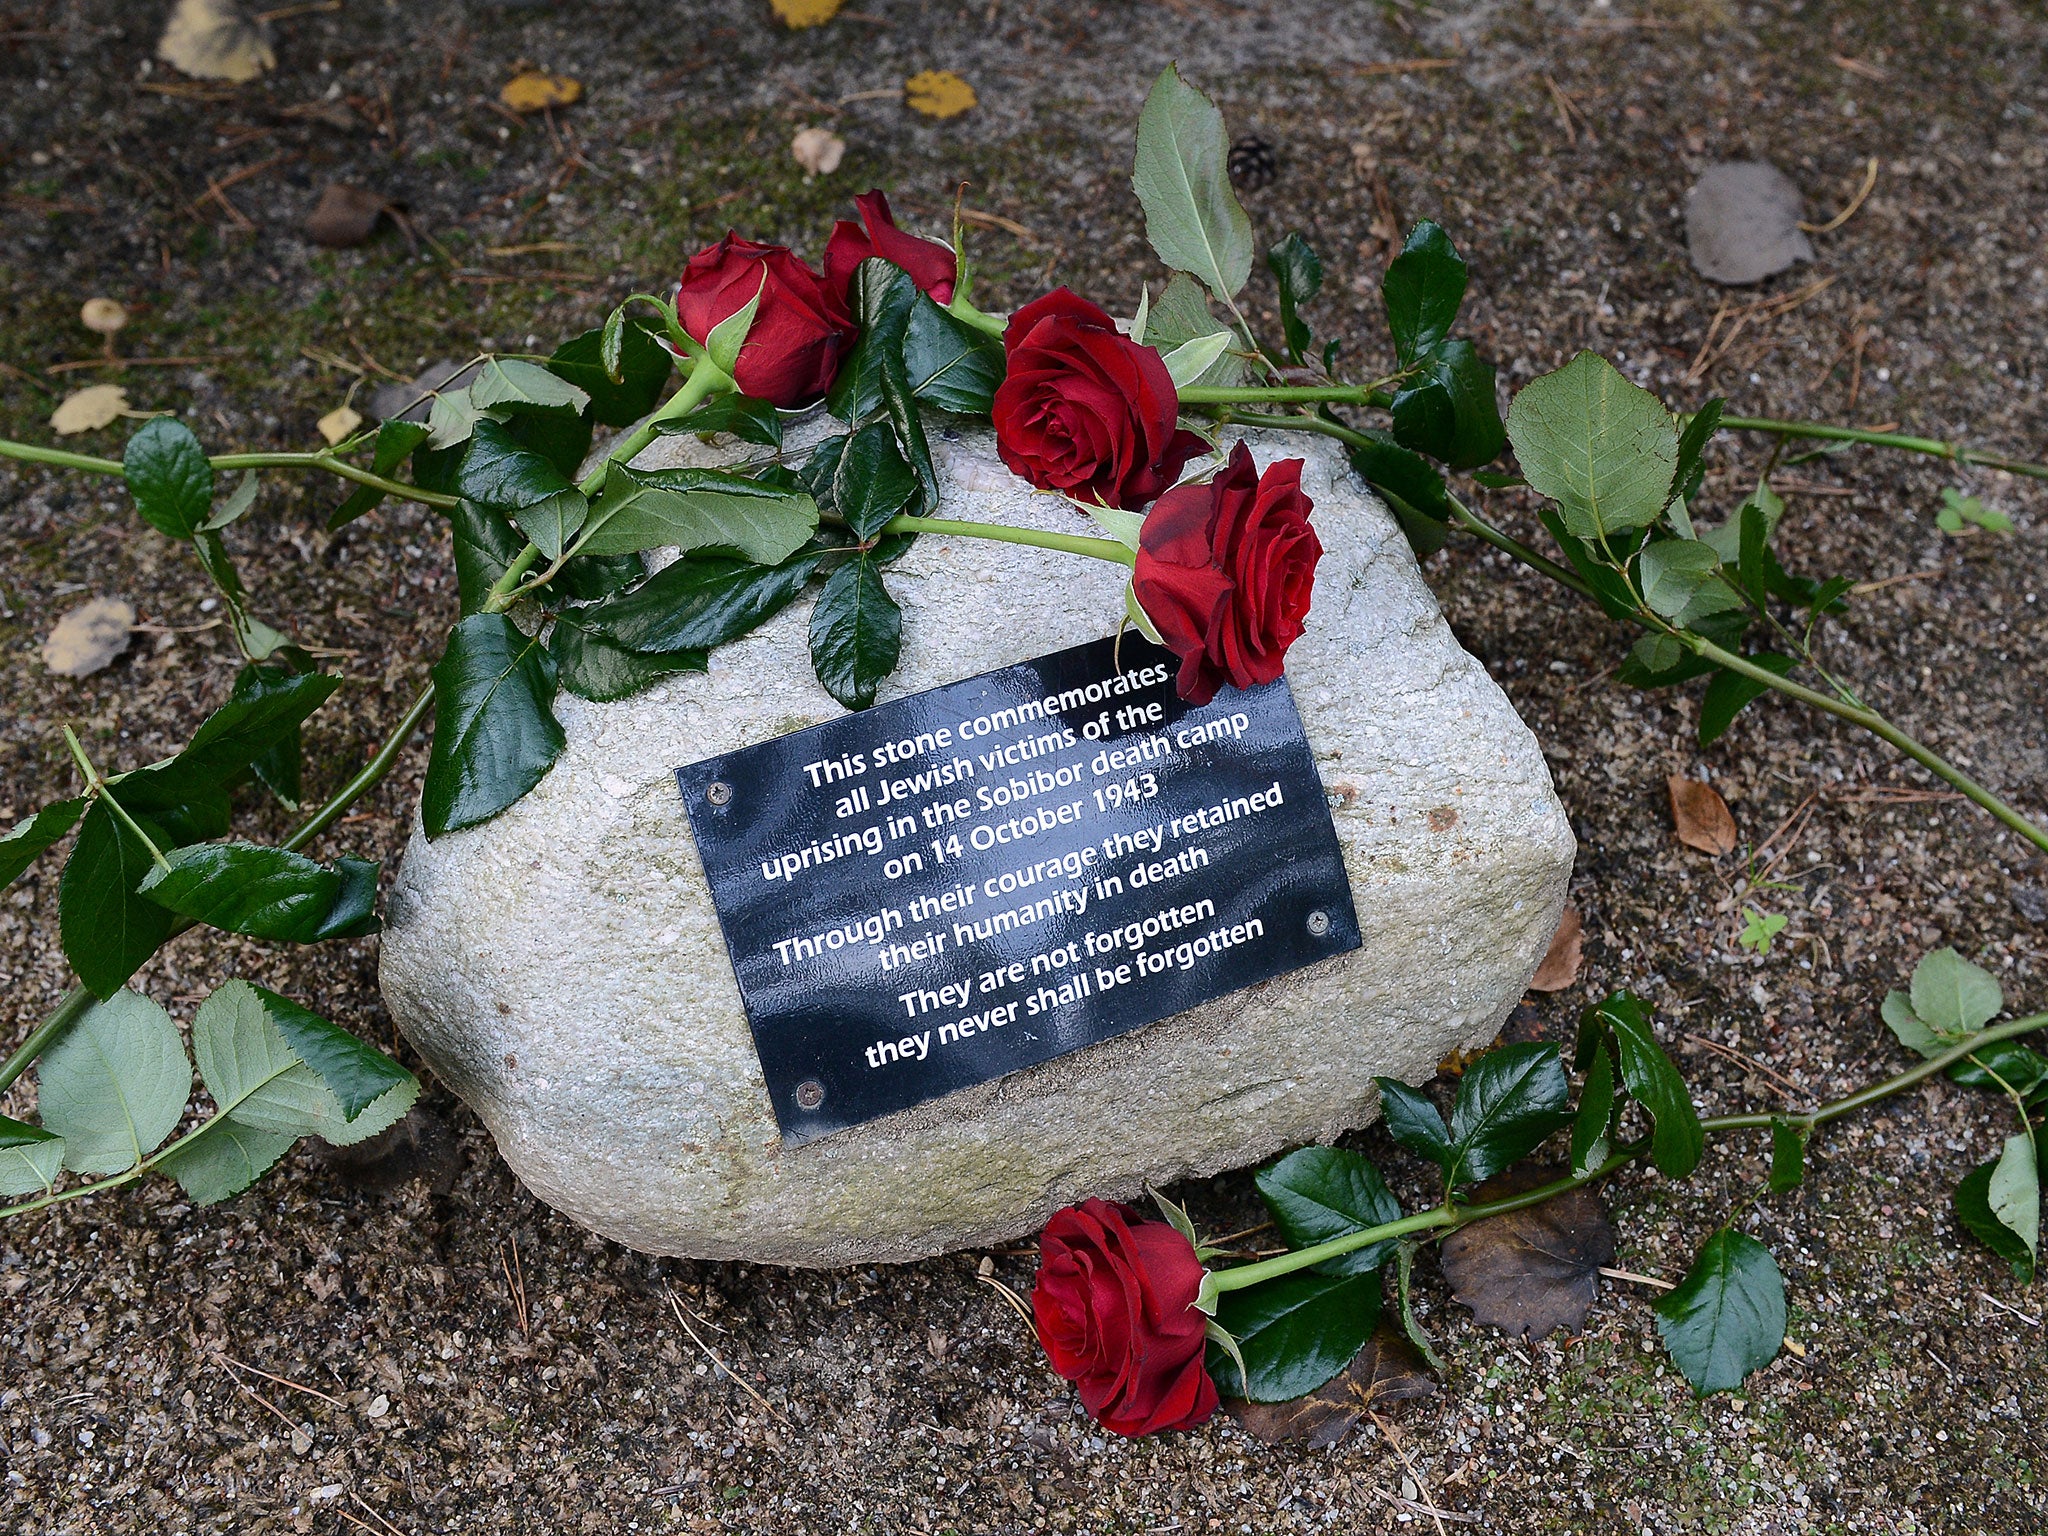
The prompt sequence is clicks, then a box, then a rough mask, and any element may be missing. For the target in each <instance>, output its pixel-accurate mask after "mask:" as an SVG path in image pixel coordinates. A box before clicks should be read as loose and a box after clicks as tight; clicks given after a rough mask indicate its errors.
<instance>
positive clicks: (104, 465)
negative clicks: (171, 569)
mask: <svg viewBox="0 0 2048 1536" xmlns="http://www.w3.org/2000/svg"><path fill="white" fill-rule="evenodd" d="M0 459H19V460H21V461H22V462H23V463H27V464H53V465H55V466H57V467H58V468H59V469H82V470H85V471H87V472H88V473H90V474H96V475H118V474H122V473H124V471H123V468H122V464H121V461H120V460H119V459H100V458H95V457H93V456H92V455H91V454H89V453H70V452H67V451H66V450H65V449H62V448H39V447H37V446H36V445H35V444H34V443H17V442H12V441H9V440H8V439H6V438H0ZM207 462H208V463H210V464H211V465H213V467H214V468H215V469H217V470H231V469H324V470H326V471H327V472H328V473H329V474H333V475H339V476H341V478H342V479H344V480H353V481H354V482H355V483H356V484H357V485H367V486H369V487H370V488H372V489H373V490H379V491H382V492H383V493H384V494H385V495H387V496H396V497H398V498H399V499H400V500H402V501H417V502H419V503H421V504H422V505H424V506H429V507H440V508H443V509H444V510H445V509H446V508H449V507H452V506H454V505H456V498H455V497H453V496H444V495H442V494H441V492H439V491H429V490H424V489H422V488H421V487H419V486H417V485H408V484H407V483H406V482H405V481H403V480H390V479H386V478H385V477H384V476H383V475H373V474H371V473H370V471H369V470H367V469H360V468H358V467H357V466H355V465H354V464H351V463H349V462H348V460H346V459H339V458H336V457H335V456H334V455H333V454H331V453H219V454H215V455H214V456H213V457H212V458H211V459H209V460H208V461H207Z"/></svg>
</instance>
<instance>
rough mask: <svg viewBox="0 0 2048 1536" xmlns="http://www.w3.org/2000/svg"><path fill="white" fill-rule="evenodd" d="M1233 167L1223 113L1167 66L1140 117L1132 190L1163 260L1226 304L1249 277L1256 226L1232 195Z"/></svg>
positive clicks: (1155, 84) (1148, 233) (1151, 237)
mask: <svg viewBox="0 0 2048 1536" xmlns="http://www.w3.org/2000/svg"><path fill="white" fill-rule="evenodd" d="M1229 161H1230V139H1229V135H1228V134H1227V133H1226V132H1225V130H1224V127H1223V114H1222V112H1220V111H1218V110H1217V108H1216V104H1215V103H1214V102H1212V101H1210V100H1209V98H1208V97H1206V96H1204V95H1203V94H1202V93H1201V92H1200V91H1198V90H1196V89H1195V88H1194V87H1193V86H1191V85H1189V84H1187V83H1186V82H1185V81H1183V80H1182V79H1181V77H1180V72H1179V70H1178V69H1176V68H1175V67H1174V66H1172V65H1168V66H1167V67H1166V70H1165V72H1164V73H1162V74H1161V75H1160V76H1159V78H1158V79H1157V80H1156V81H1154V82H1153V85H1152V91H1151V94H1150V95H1148V96H1147V97H1146V98H1145V109H1144V111H1143V112H1141V113H1140V114H1139V116H1138V150H1137V157H1136V159H1135V160H1134V161H1133V163H1132V166H1131V185H1132V187H1133V188H1134V189H1135V190H1136V191H1137V194H1138V201H1139V203H1140V204H1142V205H1143V207H1144V209H1145V238H1146V239H1147V240H1149V241H1151V243H1152V249H1153V250H1155V251H1157V252H1158V253H1159V258H1160V260H1162V261H1164V262H1165V263H1166V264H1167V265H1168V266H1169V267H1172V268H1174V269H1175V270H1176V271H1179V272H1191V273H1193V274H1194V275H1195V276H1196V277H1198V278H1200V279H1201V280H1202V281H1203V283H1205V284H1206V285H1207V286H1208V289H1209V291H1210V292H1211V293H1213V294H1214V295H1215V296H1216V297H1217V298H1218V299H1221V300H1223V301H1225V302H1228V301H1229V300H1230V299H1231V298H1233V297H1234V296H1235V295H1236V294H1237V292H1238V290H1239V289H1241V288H1243V287H1244V285H1245V282H1246V280H1247V279H1248V278H1249V277H1250V276H1251V272H1252V221H1251V219H1250V218H1249V217H1247V216H1246V214H1245V211H1244V208H1243V207H1242V205H1240V204H1239V202H1238V200H1237V194H1236V193H1235V192H1233V191H1232V190H1231V187H1230V164H1229Z"/></svg>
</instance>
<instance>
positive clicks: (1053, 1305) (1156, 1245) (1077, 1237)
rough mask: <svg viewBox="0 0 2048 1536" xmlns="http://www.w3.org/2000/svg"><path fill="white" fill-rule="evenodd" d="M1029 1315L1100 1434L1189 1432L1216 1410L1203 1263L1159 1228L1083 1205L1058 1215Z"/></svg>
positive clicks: (1119, 1208) (1122, 1209)
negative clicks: (1198, 1302)
mask: <svg viewBox="0 0 2048 1536" xmlns="http://www.w3.org/2000/svg"><path fill="white" fill-rule="evenodd" d="M1039 1255H1040V1257H1039V1264H1038V1283H1037V1284H1036V1285H1035V1286H1033V1287H1032V1290H1031V1313H1032V1317H1033V1318H1034V1319H1035V1320H1036V1322H1037V1324H1038V1342H1039V1343H1040V1344H1042V1345H1044V1346H1045V1353H1046V1355H1047V1357H1048V1358H1050V1359H1051V1361H1052V1368H1053V1369H1054V1370H1056V1371H1058V1372H1059V1373H1060V1375H1062V1376H1064V1377H1066V1379H1067V1380H1069V1381H1071V1382H1073V1383H1075V1384H1076V1385H1077V1386H1079V1387H1080V1389H1081V1404H1082V1406H1083V1407H1085V1408H1086V1409H1087V1410H1088V1411H1089V1413H1091V1414H1093V1415H1094V1416H1095V1418H1096V1419H1097V1420H1099V1421H1100V1422H1101V1424H1102V1427H1103V1428H1105V1429H1110V1430H1114V1431H1115V1432H1116V1433H1117V1434H1120V1435H1151V1434H1157V1433H1159V1432H1160V1431H1161V1430H1167V1429H1192V1428H1193V1427H1194V1426H1195V1425H1197V1424H1199V1423H1201V1422H1202V1421H1203V1420H1204V1419H1206V1418H1208V1417H1209V1415H1210V1414H1212V1413H1214V1412H1215V1411H1216V1384H1215V1383H1214V1382H1213V1381H1211V1380H1210V1379H1209V1372H1208V1370H1207V1369H1206V1368H1205V1367H1204V1366H1203V1364H1202V1356H1203V1353H1204V1351H1205V1349H1206V1348H1207V1327H1206V1322H1207V1320H1206V1319H1205V1318H1204V1317H1203V1315H1202V1314H1201V1313H1200V1312H1197V1311H1196V1310H1195V1305H1194V1303H1195V1293H1196V1292H1197V1291H1198V1290H1199V1289H1200V1288H1201V1284H1202V1261H1201V1260H1200V1259H1198V1258H1196V1257H1195V1250H1194V1248H1193V1247H1192V1246H1191V1245H1190V1244H1189V1242H1188V1240H1187V1239H1186V1238H1185V1237H1183V1236H1181V1234H1180V1233H1179V1232H1177V1231H1175V1230H1174V1229H1173V1228H1172V1227H1170V1226H1168V1225H1167V1224H1166V1223H1165V1222H1163V1221H1140V1220H1138V1213H1137V1212H1136V1211H1134V1210H1132V1209H1131V1208H1130V1207H1129V1206H1127V1205H1111V1204H1109V1203H1108V1202H1107V1201H1104V1200H1088V1201H1085V1202H1083V1203H1082V1204H1080V1205H1074V1206H1069V1207H1068V1208H1067V1209H1065V1210H1063V1211H1060V1212H1057V1213H1056V1214H1055V1215H1054V1216H1053V1218H1052V1220H1051V1221H1049V1222H1047V1223H1046V1224H1045V1234H1044V1236H1043V1237H1041V1238H1040V1239H1039Z"/></svg>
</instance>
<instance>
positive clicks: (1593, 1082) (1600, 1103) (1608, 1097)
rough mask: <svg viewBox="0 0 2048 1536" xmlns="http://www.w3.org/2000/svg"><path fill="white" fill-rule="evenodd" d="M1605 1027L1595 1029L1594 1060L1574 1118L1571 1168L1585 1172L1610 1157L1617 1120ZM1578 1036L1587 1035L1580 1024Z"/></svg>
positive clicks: (1611, 1065)
mask: <svg viewBox="0 0 2048 1536" xmlns="http://www.w3.org/2000/svg"><path fill="white" fill-rule="evenodd" d="M1605 1033H1606V1031H1605V1030H1595V1031H1593V1035H1594V1043H1593V1062H1592V1065H1591V1066H1590V1067H1588V1068H1587V1069H1586V1084H1585V1086H1584V1087H1583V1088H1581V1089H1580V1090H1579V1109H1578V1113H1577V1114H1576V1115H1575V1116H1574V1117H1573V1119H1572V1172H1573V1173H1576V1174H1583V1173H1585V1172H1586V1171H1587V1170H1588V1169H1590V1168H1594V1167H1597V1166H1598V1165H1599V1164H1601V1163H1603V1162H1605V1161H1606V1160H1607V1152H1608V1136H1607V1131H1608V1127H1609V1126H1610V1125H1611V1124H1613V1121H1614V1063H1613V1062H1612V1061H1610V1060H1608V1057H1607V1042H1606V1041H1605V1040H1604V1039H1602V1038H1600V1037H1601V1036H1603V1035H1604V1034H1605ZM1579 1038H1580V1040H1581V1041H1583V1040H1584V1039H1585V1038H1586V1031H1585V1030H1584V1029H1583V1028H1581V1030H1580V1034H1579Z"/></svg>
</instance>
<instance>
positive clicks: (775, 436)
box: [658, 391, 782, 448]
mask: <svg viewBox="0 0 2048 1536" xmlns="http://www.w3.org/2000/svg"><path fill="white" fill-rule="evenodd" d="M658 430H659V431H660V433H661V435H662V436H663V437H684V436H699V437H708V436H710V435H711V434H712V433H714V432H723V433H725V434H726V435H727V436H730V437H736V438H738V439H739V440H740V441H741V442H743V443H758V444H759V445H760V446H762V447H764V448H780V447H781V446H782V416H781V414H780V413H779V412H778V411H777V410H776V409H775V407H774V406H772V405H770V404H769V403H768V402H767V401H766V400H755V399H753V398H752V397H750V396H747V395H740V394H734V393H732V392H731V391H727V392H726V393H725V394H722V395H713V396H712V397H711V398H710V399H709V400H707V401H705V402H704V403H703V404H702V405H700V406H698V407H697V409H695V410H694V411H692V412H690V414H689V415H687V416H678V417H677V418H675V419H674V420H673V421H664V422H662V423H661V424H660V426H659V429H658Z"/></svg>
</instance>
